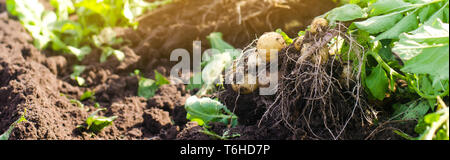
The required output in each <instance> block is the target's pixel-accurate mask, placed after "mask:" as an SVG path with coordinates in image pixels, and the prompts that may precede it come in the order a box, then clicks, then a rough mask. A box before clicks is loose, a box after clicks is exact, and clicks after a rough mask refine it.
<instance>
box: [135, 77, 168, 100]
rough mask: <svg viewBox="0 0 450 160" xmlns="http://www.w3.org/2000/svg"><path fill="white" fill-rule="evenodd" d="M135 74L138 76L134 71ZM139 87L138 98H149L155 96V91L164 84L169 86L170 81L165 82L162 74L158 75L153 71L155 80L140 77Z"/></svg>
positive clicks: (165, 79)
mask: <svg viewBox="0 0 450 160" xmlns="http://www.w3.org/2000/svg"><path fill="white" fill-rule="evenodd" d="M135 74H140V73H139V71H138V70H135ZM140 77H141V78H140V80H139V87H138V96H140V97H145V98H147V99H148V98H151V97H153V96H155V93H156V91H157V90H158V89H159V87H161V86H162V85H165V84H170V81H169V80H167V78H166V77H164V76H163V75H162V74H160V73H158V71H156V70H155V80H152V79H148V78H145V77H142V76H140Z"/></svg>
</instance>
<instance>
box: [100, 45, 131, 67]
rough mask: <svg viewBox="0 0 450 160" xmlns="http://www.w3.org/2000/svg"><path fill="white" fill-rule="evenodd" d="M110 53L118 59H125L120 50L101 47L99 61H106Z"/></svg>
mask: <svg viewBox="0 0 450 160" xmlns="http://www.w3.org/2000/svg"><path fill="white" fill-rule="evenodd" d="M112 55H114V56H115V57H116V58H117V60H119V61H123V59H125V54H124V53H123V52H122V51H120V50H116V49H113V48H111V47H103V48H102V55H101V56H100V63H103V62H106V60H107V59H108V57H109V56H112Z"/></svg>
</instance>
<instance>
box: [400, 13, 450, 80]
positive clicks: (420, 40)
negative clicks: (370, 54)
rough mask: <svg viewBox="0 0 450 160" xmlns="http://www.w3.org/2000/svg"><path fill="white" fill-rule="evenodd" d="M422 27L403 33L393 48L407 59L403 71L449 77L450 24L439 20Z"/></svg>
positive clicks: (440, 77)
mask: <svg viewBox="0 0 450 160" xmlns="http://www.w3.org/2000/svg"><path fill="white" fill-rule="evenodd" d="M421 28H422V29H420V32H417V33H415V34H403V35H401V36H400V41H399V42H398V43H396V44H395V46H394V48H393V52H395V53H397V54H398V55H399V56H400V57H401V58H402V60H404V61H405V66H404V67H403V68H402V71H404V72H409V73H416V74H430V75H432V76H435V77H436V78H438V79H448V78H449V74H448V71H449V25H448V24H444V23H442V22H440V21H439V22H438V23H435V25H434V26H430V25H423V26H422V27H421Z"/></svg>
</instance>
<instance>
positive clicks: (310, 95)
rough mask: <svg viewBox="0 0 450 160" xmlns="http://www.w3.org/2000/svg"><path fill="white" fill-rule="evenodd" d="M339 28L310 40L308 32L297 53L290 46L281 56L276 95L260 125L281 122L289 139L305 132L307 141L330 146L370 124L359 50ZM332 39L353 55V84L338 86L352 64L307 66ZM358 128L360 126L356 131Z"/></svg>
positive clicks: (321, 62) (337, 60) (331, 62)
mask: <svg viewBox="0 0 450 160" xmlns="http://www.w3.org/2000/svg"><path fill="white" fill-rule="evenodd" d="M341 28H345V26H343V25H341V24H338V27H337V29H331V28H322V29H320V30H318V33H315V34H313V33H311V32H307V33H306V35H305V37H304V38H303V41H302V45H301V46H302V48H301V49H300V52H299V51H298V50H296V49H295V48H294V47H292V46H293V45H291V46H290V47H287V48H286V49H285V50H283V52H281V53H280V55H279V57H280V63H279V64H280V74H281V75H282V76H281V79H280V82H279V88H278V92H277V95H276V99H275V101H274V103H273V104H272V105H270V106H268V108H267V111H266V112H265V113H264V115H263V117H262V119H261V120H260V123H261V122H262V121H263V120H265V119H267V118H269V117H270V118H273V119H275V120H281V121H283V122H284V123H283V124H284V125H285V126H286V127H287V128H290V129H291V130H292V132H293V133H294V134H304V133H305V132H306V133H309V134H307V135H308V136H307V137H308V138H310V139H335V140H337V139H343V136H342V135H343V134H344V132H345V130H346V128H349V127H350V125H349V124H352V126H351V128H352V129H361V127H364V124H365V122H369V123H370V120H371V119H372V118H373V117H374V116H375V113H374V112H373V111H372V110H371V109H370V106H369V105H368V104H367V103H366V102H365V99H364V95H363V92H362V86H361V82H360V81H361V69H362V67H361V64H363V63H362V58H360V57H364V56H363V55H361V53H364V51H363V47H361V46H360V45H359V44H357V43H356V42H355V41H354V40H353V38H352V37H351V35H347V34H346V33H345V30H341ZM337 36H340V37H342V38H343V39H344V40H345V41H346V43H348V44H351V46H350V50H349V52H353V54H354V55H358V62H353V63H356V64H359V66H358V68H356V69H355V72H352V74H354V76H353V77H354V78H347V80H345V81H342V80H340V79H342V77H340V76H341V73H342V72H343V66H344V65H346V64H347V65H348V64H351V63H352V62H350V61H343V60H342V57H340V56H341V55H333V56H331V58H329V59H328V60H327V59H325V60H323V59H321V58H319V59H317V60H316V61H314V60H312V59H313V58H314V57H317V55H319V56H320V55H321V54H323V48H325V47H327V45H328V44H329V43H330V41H331V40H332V39H333V38H334V37H337ZM327 51H328V50H327ZM327 53H328V52H327ZM342 82H346V83H347V85H346V84H342ZM350 86H351V87H350ZM358 111H359V112H358ZM359 117H361V118H359ZM350 122H352V123H350ZM353 122H354V123H353ZM358 124H359V125H360V126H355V125H358Z"/></svg>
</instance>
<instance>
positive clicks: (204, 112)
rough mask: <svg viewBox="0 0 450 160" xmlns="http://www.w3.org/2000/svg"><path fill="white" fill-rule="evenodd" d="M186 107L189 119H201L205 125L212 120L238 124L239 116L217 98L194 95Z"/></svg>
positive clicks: (233, 124)
mask: <svg viewBox="0 0 450 160" xmlns="http://www.w3.org/2000/svg"><path fill="white" fill-rule="evenodd" d="M184 107H185V109H186V111H187V113H188V116H187V118H188V119H189V120H194V121H197V122H198V121H200V122H202V125H205V126H207V125H208V124H209V123H211V122H221V123H224V124H230V125H231V126H232V127H235V126H236V125H237V124H238V121H237V116H236V115H234V114H233V113H231V111H230V110H228V108H227V107H226V106H224V105H223V104H222V103H220V102H218V101H217V100H213V99H210V98H197V97H196V96H192V97H189V98H188V99H187V100H186V103H185V105H184ZM199 125H201V124H199Z"/></svg>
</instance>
